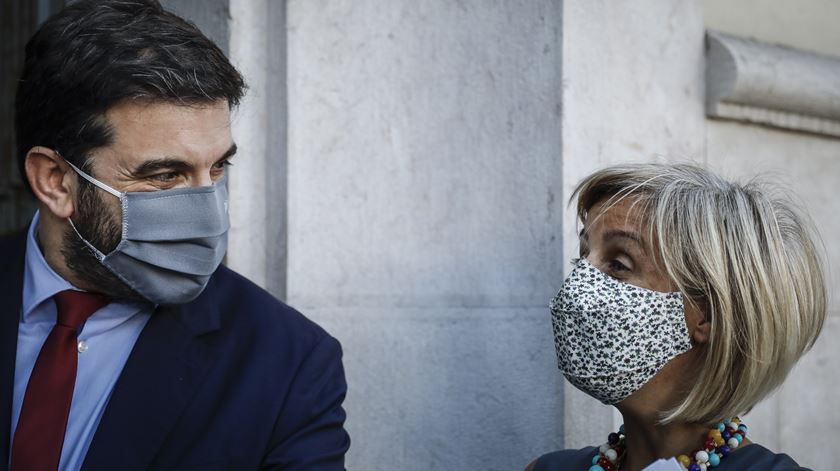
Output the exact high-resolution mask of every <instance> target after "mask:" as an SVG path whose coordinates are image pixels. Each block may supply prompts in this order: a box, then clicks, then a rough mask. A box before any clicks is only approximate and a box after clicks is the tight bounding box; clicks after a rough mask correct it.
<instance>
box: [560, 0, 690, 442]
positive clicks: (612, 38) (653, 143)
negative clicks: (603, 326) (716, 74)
mask: <svg viewBox="0 0 840 471" xmlns="http://www.w3.org/2000/svg"><path fill="white" fill-rule="evenodd" d="M563 4H564V12H563V20H564V22H563V124H562V128H563V191H562V193H561V194H560V195H558V196H559V198H560V199H561V200H562V201H563V203H564V206H563V208H565V213H564V217H563V223H564V224H563V235H564V237H563V240H564V244H563V249H564V250H563V252H564V254H565V255H566V257H567V258H568V257H573V256H577V254H578V235H577V233H578V230H579V226H578V225H577V223H576V217H575V209H574V207H567V206H565V202H566V201H567V200H568V198H569V196H570V194H571V192H572V190H573V189H574V187H575V185H576V184H577V183H578V182H579V181H580V180H581V179H582V178H583V177H585V176H586V175H588V174H590V173H591V172H593V171H595V170H597V169H599V168H602V167H605V166H607V165H610V164H615V163H621V162H643V161H651V160H683V161H692V160H693V161H696V162H698V163H702V162H703V159H704V158H705V148H704V147H705V133H706V131H705V123H706V120H705V116H704V98H703V97H704V92H703V83H704V73H705V68H704V60H703V38H704V30H703V15H702V11H701V10H700V4H698V3H697V2H694V1H689V0H679V1H673V0H644V1H641V2H613V1H609V0H566V1H564V2H563ZM565 267H567V268H569V267H571V265H569V264H566V265H565ZM613 414H614V412H613V409H612V408H610V407H606V406H603V405H601V403H599V402H598V401H596V400H594V399H592V398H590V397H588V396H586V395H584V394H583V393H580V392H579V391H577V390H576V389H575V388H574V387H572V386H571V385H570V384H569V383H566V388H565V415H564V427H565V431H566V433H565V437H566V440H565V446H566V447H568V448H580V447H583V446H591V445H595V444H600V443H603V442H605V441H606V437H607V434H608V433H609V432H610V431H611V430H615V429H617V427H618V425H619V424H620V418H619V417H618V416H614V415H613Z"/></svg>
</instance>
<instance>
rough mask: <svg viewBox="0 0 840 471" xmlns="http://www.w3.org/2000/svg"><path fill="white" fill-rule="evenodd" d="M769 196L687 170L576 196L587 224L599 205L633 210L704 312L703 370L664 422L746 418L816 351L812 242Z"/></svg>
mask: <svg viewBox="0 0 840 471" xmlns="http://www.w3.org/2000/svg"><path fill="white" fill-rule="evenodd" d="M776 193H777V192H776V190H774V189H773V188H771V187H769V186H768V185H766V184H762V183H759V182H756V181H751V182H748V183H746V184H738V183H733V182H729V181H727V180H725V179H723V178H721V177H719V176H717V175H715V174H713V173H711V172H709V171H708V170H705V169H703V168H700V167H698V166H694V165H688V164H659V163H651V164H635V165H619V166H614V167H609V168H606V169H603V170H600V171H598V172H595V173H594V174H592V175H590V176H589V177H587V178H586V179H585V180H584V181H583V182H581V183H580V184H579V185H578V187H577V188H576V189H575V191H574V193H573V194H572V200H573V199H574V198H575V197H577V198H578V203H577V213H578V217H579V218H580V221H581V222H583V221H585V219H586V216H587V214H588V212H589V210H590V209H591V208H592V207H593V206H594V205H595V204H596V203H599V202H602V201H603V202H604V206H603V207H605V208H607V207H609V206H611V205H613V204H616V203H617V202H619V201H621V200H622V199H624V198H628V197H630V198H633V205H634V207H635V206H636V205H638V206H637V207H638V208H639V211H640V212H639V213H638V214H640V215H641V217H642V226H643V227H644V226H647V228H648V229H649V234H648V238H647V240H649V241H652V244H649V246H650V247H655V248H657V249H658V253H657V254H655V257H656V258H658V263H659V264H660V265H661V268H662V269H663V270H664V271H665V273H666V274H667V275H668V277H669V278H670V279H671V280H672V281H673V282H674V284H675V285H676V286H677V288H678V289H679V291H680V292H682V293H683V295H684V297H685V298H686V299H687V300H688V301H689V302H690V303H694V304H695V305H697V306H700V307H701V308H703V309H704V311H705V312H706V314H707V316H708V318H709V319H710V321H711V335H710V340H709V343H708V344H707V345H705V346H703V347H701V348H705V349H706V352H705V357H704V360H703V365H702V367H701V369H700V370H699V371H694V372H691V374H692V376H694V377H696V378H697V381H696V382H695V383H694V385H693V387H692V388H691V390H690V391H689V392H688V394H687V396H686V397H685V399H684V400H683V401H682V403H681V404H679V405H678V406H676V407H675V408H674V409H673V410H670V411H667V412H666V413H664V415H663V418H662V421H663V422H671V421H685V422H702V423H713V422H716V421H719V420H721V419H723V418H728V417H732V416H735V415H738V414H742V413H745V412H748V411H749V410H750V409H752V407H753V406H755V405H756V404H757V403H758V402H759V401H760V400H761V399H763V398H764V397H765V396H767V395H768V394H769V393H770V392H771V391H773V390H774V389H775V388H776V387H778V386H779V385H780V384H781V383H782V382H783V381H784V379H785V377H786V376H787V374H788V372H789V371H790V370H791V368H792V367H793V365H794V364H795V363H796V361H797V360H799V358H800V357H801V356H802V355H803V354H804V353H805V352H806V351H808V349H810V348H811V346H812V345H813V344H814V341H815V340H816V338H817V336H818V335H819V333H820V330H821V329H822V326H823V321H824V320H825V315H826V293H825V282H824V277H823V267H822V264H821V258H820V256H819V255H818V252H817V244H816V243H815V240H817V236H816V232H815V230H814V229H813V226H812V224H811V223H810V220H809V219H808V217H807V216H806V214H805V213H804V212H801V211H799V210H797V209H796V208H795V207H794V206H793V204H792V203H791V201H790V199H788V198H782V197H779V196H778V195H777V194H776Z"/></svg>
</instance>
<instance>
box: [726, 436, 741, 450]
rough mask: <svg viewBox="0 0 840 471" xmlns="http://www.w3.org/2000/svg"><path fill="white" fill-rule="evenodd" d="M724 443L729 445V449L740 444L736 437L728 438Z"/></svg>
mask: <svg viewBox="0 0 840 471" xmlns="http://www.w3.org/2000/svg"><path fill="white" fill-rule="evenodd" d="M726 444H727V445H729V448H730V449H732V450H734V449H735V448H738V445H740V444H741V442H739V441H738V439H737V438H730V439H729V440H728V441H727V442H726Z"/></svg>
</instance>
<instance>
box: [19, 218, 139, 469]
mask: <svg viewBox="0 0 840 471" xmlns="http://www.w3.org/2000/svg"><path fill="white" fill-rule="evenodd" d="M38 220H39V214H38V213H36V214H35V217H34V218H33V219H32V224H30V226H29V236H28V238H27V242H26V261H25V265H24V272H23V304H22V306H21V312H20V326H19V330H18V343H17V358H16V360H15V390H14V396H13V399H12V435H11V437H12V443H14V436H15V429H16V428H17V422H18V418H19V417H20V409H21V406H22V405H23V396H24V394H25V393H26V385H27V383H28V382H29V375H30V374H32V368H33V367H34V366H35V360H37V359H38V353H39V352H40V351H41V346H42V345H43V344H44V341H45V340H46V339H47V336H48V335H49V333H50V331H51V330H52V328H53V326H54V325H55V321H56V309H55V302H54V301H53V300H52V296H53V295H54V294H56V293H58V292H60V291H64V290H67V289H75V290H78V288H76V287H74V286H73V285H71V284H70V283H69V282H67V280H65V279H64V278H62V277H61V276H59V275H58V273H56V272H55V271H54V270H53V269H52V268H51V267H50V266H49V265H48V264H47V261H46V260H45V259H44V255H43V254H42V253H41V249H40V248H39V246H38V242H37V233H38ZM153 309H154V306H152V305H146V304H140V303H129V302H112V303H111V304H108V305H107V306H105V307H103V308H102V309H100V310H98V311H96V312H95V313H94V314H93V315H92V316H91V317H90V318H89V319H88V320H87V322H86V323H85V325H84V327H83V328H82V331H81V333H80V334H79V366H78V370H77V372H76V386H75V389H74V390H73V402H72V404H71V406H70V417H69V418H68V421H67V431H66V433H65V434H64V447H63V448H62V450H61V462H60V465H59V470H61V471H75V470H78V469H79V468H81V467H82V463H83V462H84V459H85V454H87V450H88V447H90V442H91V440H92V439H93V435H94V433H95V432H96V428H97V426H98V425H99V420H100V419H101V418H102V413H103V412H104V410H105V406H106V405H107V404H108V399H109V398H110V396H111V391H112V390H113V389H114V384H116V382H117V378H118V377H119V376H120V372H122V369H123V366H125V362H126V360H128V356H129V354H130V353H131V350H132V348H134V343H135V342H136V341H137V337H139V336H140V332H141V331H142V330H143V327H144V326H145V325H146V322H147V321H148V320H149V317H150V316H151V314H152V310H153Z"/></svg>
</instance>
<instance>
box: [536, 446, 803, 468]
mask: <svg viewBox="0 0 840 471" xmlns="http://www.w3.org/2000/svg"><path fill="white" fill-rule="evenodd" d="M596 452H597V448H595V447H589V448H583V449H580V450H561V451H555V452H553V453H548V454H545V455H542V456H541V457H540V458H539V459H538V460H537V462H536V464H535V465H534V471H587V470H588V469H589V468H590V467H592V457H593V456H595V453H596ZM709 469H714V470H715V471H752V470H756V471H757V470H761V471H802V470H805V471H810V470H809V469H808V468H803V467H801V466H799V465H798V464H796V461H793V459H792V458H791V457H790V456H788V455H785V454H783V453H780V454H776V453H773V452H772V451H770V450H768V449H767V448H764V447H763V446H761V445H757V444H755V443H751V444H749V445H746V446H744V447H743V448H740V449H738V450H737V451H735V452H733V453H732V454H731V455H729V456H727V457H726V458H724V459H722V460H720V466H717V467H715V468H709Z"/></svg>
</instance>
